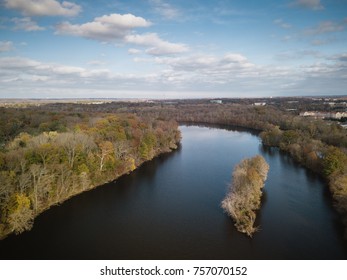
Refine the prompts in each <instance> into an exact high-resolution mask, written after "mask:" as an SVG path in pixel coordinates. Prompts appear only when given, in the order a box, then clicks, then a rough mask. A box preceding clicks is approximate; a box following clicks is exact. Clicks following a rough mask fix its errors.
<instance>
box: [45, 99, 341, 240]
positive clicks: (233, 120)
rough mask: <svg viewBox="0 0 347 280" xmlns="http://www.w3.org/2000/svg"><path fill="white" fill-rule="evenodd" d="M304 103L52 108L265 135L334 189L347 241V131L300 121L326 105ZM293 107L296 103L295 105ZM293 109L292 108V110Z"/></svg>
mask: <svg viewBox="0 0 347 280" xmlns="http://www.w3.org/2000/svg"><path fill="white" fill-rule="evenodd" d="M303 100H304V101H299V102H298V103H297V104H298V105H297V106H298V107H297V108H296V110H294V111H288V110H287V106H288V100H287V99H281V98H277V99H276V100H272V99H271V102H269V101H270V100H269V99H265V100H260V101H262V102H263V101H267V105H266V106H254V102H255V101H258V100H254V99H246V98H245V99H230V100H223V103H222V104H215V103H211V102H210V101H209V100H206V99H200V100H192V99H191V100H173V101H165V100H162V101H155V102H151V103H148V102H135V103H132V102H113V103H109V104H102V105H95V106H90V105H82V104H81V105H78V106H75V104H73V105H71V104H61V105H57V104H56V105H53V104H51V105H47V108H50V109H51V110H52V109H54V110H62V111H66V110H75V111H76V112H80V111H90V112H111V111H115V112H130V113H133V114H136V115H139V116H143V117H146V118H159V119H161V120H176V121H177V122H179V123H191V124H197V123H198V124H200V123H203V124H218V125H228V126H234V127H237V128H239V129H240V128H245V129H251V130H253V131H254V132H255V133H258V134H260V137H261V139H262V142H263V144H264V145H265V146H269V147H277V148H279V149H281V150H282V151H284V152H286V153H288V154H289V155H290V156H291V157H292V158H293V159H294V160H296V161H297V162H299V163H300V164H302V165H303V166H305V167H307V168H309V169H311V170H312V171H314V172H316V173H317V174H318V175H319V176H321V177H322V178H324V179H325V180H326V182H327V185H328V186H329V190H330V193H331V195H332V200H333V202H332V203H333V204H334V206H335V209H336V210H337V211H338V212H339V213H340V216H341V219H342V221H343V223H344V227H345V237H346V238H347V130H346V129H345V128H343V127H342V126H341V125H339V124H338V123H337V122H335V121H327V120H322V119H313V118H305V117H301V116H299V109H300V108H302V109H307V108H309V109H312V108H313V107H319V106H320V105H319V104H317V106H316V105H315V103H314V102H313V103H312V104H311V103H310V102H311V101H310V100H306V99H303ZM290 104H291V103H290ZM291 106H292V105H291Z"/></svg>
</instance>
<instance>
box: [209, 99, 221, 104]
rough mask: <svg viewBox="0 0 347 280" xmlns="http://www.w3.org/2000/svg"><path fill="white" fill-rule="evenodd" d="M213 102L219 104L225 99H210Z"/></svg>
mask: <svg viewBox="0 0 347 280" xmlns="http://www.w3.org/2000/svg"><path fill="white" fill-rule="evenodd" d="M210 102H211V103H217V104H222V103H223V101H222V100H220V99H216V100H210Z"/></svg>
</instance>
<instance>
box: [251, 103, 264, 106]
mask: <svg viewBox="0 0 347 280" xmlns="http://www.w3.org/2000/svg"><path fill="white" fill-rule="evenodd" d="M253 105H254V106H265V105H266V102H256V103H253Z"/></svg>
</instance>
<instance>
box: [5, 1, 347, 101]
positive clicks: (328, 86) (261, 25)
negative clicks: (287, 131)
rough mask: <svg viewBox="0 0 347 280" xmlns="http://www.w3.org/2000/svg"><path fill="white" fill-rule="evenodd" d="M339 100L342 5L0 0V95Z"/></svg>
mask: <svg viewBox="0 0 347 280" xmlns="http://www.w3.org/2000/svg"><path fill="white" fill-rule="evenodd" d="M312 95H347V0H262V1H256V0H248V1H244V0H215V1H212V0H205V1H204V0H189V1H187V0H176V1H174V0H138V1H133V0H97V1H95V0H85V1H80V0H71V1H61V0H0V98H208V97H212V98H217V97H269V96H312Z"/></svg>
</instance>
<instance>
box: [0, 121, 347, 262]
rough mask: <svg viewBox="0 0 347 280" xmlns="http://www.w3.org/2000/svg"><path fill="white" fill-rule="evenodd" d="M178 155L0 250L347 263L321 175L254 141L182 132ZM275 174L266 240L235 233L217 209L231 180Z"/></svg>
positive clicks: (216, 132)
mask: <svg viewBox="0 0 347 280" xmlns="http://www.w3.org/2000/svg"><path fill="white" fill-rule="evenodd" d="M181 130H182V135H183V139H182V146H181V148H180V149H179V150H177V151H175V152H173V153H171V154H167V155H164V156H161V157H159V158H157V159H154V160H153V161H151V162H148V163H146V164H144V165H143V166H142V167H141V168H139V169H138V170H136V171H134V172H133V173H132V174H130V175H127V176H123V177H121V178H120V179H118V180H117V181H116V182H113V183H109V184H106V185H104V186H102V187H99V188H97V189H95V190H92V191H90V192H87V193H83V194H81V195H79V196H76V197H74V198H72V199H70V200H69V201H66V202H65V203H63V204H62V205H61V206H58V207H53V208H52V209H50V210H49V211H47V212H45V213H43V214H42V215H40V216H39V217H38V218H37V219H36V220H35V225H34V228H33V229H32V230H31V231H30V232H26V233H24V234H22V235H19V236H14V235H13V236H10V237H8V238H7V239H5V240H2V241H0V258H2V259H347V248H346V242H345V241H344V240H343V237H342V234H343V233H342V228H341V224H340V222H339V217H338V215H337V214H336V212H335V211H334V210H333V208H332V205H331V204H332V203H331V200H330V198H329V194H328V192H327V188H326V186H325V184H324V182H322V181H321V180H320V179H319V178H318V177H317V176H315V175H314V174H312V173H310V172H309V171H307V170H306V169H304V168H302V167H300V166H298V165H297V164H295V163H293V161H292V160H291V159H290V158H289V157H287V156H286V155H284V154H281V153H280V152H279V151H278V150H276V149H270V150H264V149H263V148H262V146H261V144H260V141H259V139H258V137H257V136H255V135H252V134H251V133H248V132H240V131H232V130H229V131H228V130H225V129H218V128H206V127H197V126H182V127H181ZM256 154H261V155H263V156H264V157H265V159H266V160H267V162H268V163H269V165H270V171H269V174H268V179H267V181H266V185H265V189H264V196H263V205H262V208H261V210H260V211H259V213H258V219H257V223H258V224H259V225H260V231H259V232H258V233H256V234H255V236H254V237H253V239H250V238H248V237H247V236H245V235H244V234H241V233H239V232H237V231H236V230H235V228H234V226H233V222H232V221H231V220H230V218H228V217H227V216H226V215H225V214H224V213H223V210H222V209H221V208H220V202H221V200H222V199H223V197H224V195H225V192H226V188H227V184H228V182H229V181H230V180H231V172H232V169H233V167H234V165H235V164H236V163H238V162H239V161H240V160H241V159H243V158H245V157H251V156H254V155H256Z"/></svg>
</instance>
